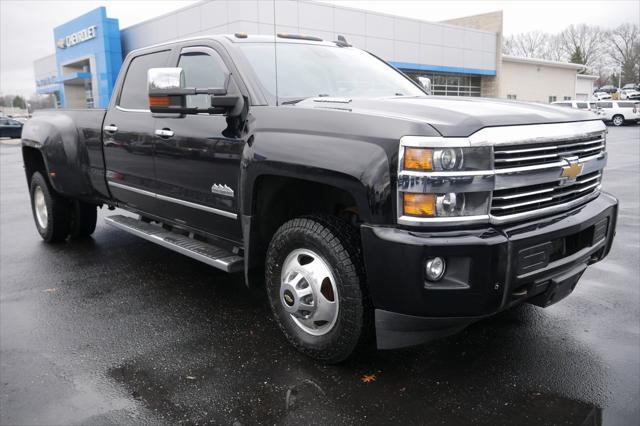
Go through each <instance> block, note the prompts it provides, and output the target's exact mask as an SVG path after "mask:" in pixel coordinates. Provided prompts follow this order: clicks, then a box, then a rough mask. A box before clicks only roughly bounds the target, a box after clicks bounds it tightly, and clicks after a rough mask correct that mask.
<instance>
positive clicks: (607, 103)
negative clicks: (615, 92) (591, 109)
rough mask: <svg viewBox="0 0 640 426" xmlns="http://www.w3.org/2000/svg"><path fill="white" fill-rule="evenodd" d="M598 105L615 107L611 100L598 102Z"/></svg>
mask: <svg viewBox="0 0 640 426" xmlns="http://www.w3.org/2000/svg"><path fill="white" fill-rule="evenodd" d="M596 105H598V106H599V107H600V108H613V103H611V102H598V103H597V104H596Z"/></svg>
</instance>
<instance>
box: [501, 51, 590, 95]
mask: <svg viewBox="0 0 640 426" xmlns="http://www.w3.org/2000/svg"><path fill="white" fill-rule="evenodd" d="M576 73H577V70H576V69H575V68H569V67H566V66H552V65H543V64H533V63H524V62H520V61H512V60H510V59H506V58H504V59H503V61H502V76H501V83H500V85H501V87H500V97H501V98H507V97H509V96H510V95H511V96H512V95H515V96H516V99H517V100H519V101H530V102H543V103H548V102H549V96H555V97H556V100H558V101H561V100H563V99H565V97H566V98H569V99H574V98H575V94H576Z"/></svg>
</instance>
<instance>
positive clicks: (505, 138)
mask: <svg viewBox="0 0 640 426" xmlns="http://www.w3.org/2000/svg"><path fill="white" fill-rule="evenodd" d="M606 132H607V130H606V126H605V125H604V123H603V122H602V121H601V120H589V121H577V122H570V123H549V124H530V125H519V126H496V127H485V128H483V129H480V130H478V131H477V132H475V133H473V134H472V135H470V136H466V137H440V136H404V137H403V138H401V140H400V149H399V152H398V164H399V167H398V180H397V207H398V208H397V214H398V223H399V224H401V225H405V226H441V227H452V226H456V225H457V224H465V225H478V224H483V223H488V224H493V225H503V224H511V223H516V222H521V221H525V220H529V219H533V218H538V217H544V216H549V215H554V214H558V213H562V212H565V211H568V210H571V209H573V208H576V207H578V206H581V205H583V204H585V203H587V202H589V201H591V200H593V199H595V198H596V197H598V195H599V194H600V185H601V180H602V170H603V169H604V167H605V166H606V164H607V152H606V149H605V146H606ZM407 147H414V148H426V149H434V148H445V147H446V148H459V149H461V150H462V149H465V148H471V149H475V148H481V147H490V148H491V151H490V152H488V153H487V156H488V157H487V158H488V159H491V158H493V164H492V166H493V167H486V168H479V169H477V170H475V169H473V168H469V169H465V170H459V171H445V170H430V169H425V170H404V169H403V168H402V167H401V165H402V161H403V156H404V152H405V149H406V148H407ZM461 152H462V151H461ZM405 193H418V194H421V193H422V194H433V195H435V196H440V195H442V194H449V193H454V194H464V197H465V198H462V199H463V200H465V199H466V197H468V196H469V194H472V195H471V196H472V197H475V198H473V199H477V198H478V197H479V195H478V194H480V196H482V194H483V193H484V194H487V195H486V197H487V199H486V206H487V208H486V210H485V211H486V214H477V212H476V211H474V212H473V214H471V213H468V214H466V215H465V214H460V215H457V216H454V215H440V216H437V215H434V216H427V215H425V216H424V217H422V216H411V215H405V214H404V211H403V197H404V194H405ZM436 200H437V198H436Z"/></svg>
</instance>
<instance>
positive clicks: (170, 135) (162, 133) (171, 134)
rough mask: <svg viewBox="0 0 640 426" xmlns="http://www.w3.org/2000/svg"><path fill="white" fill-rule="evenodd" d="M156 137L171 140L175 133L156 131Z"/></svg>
mask: <svg viewBox="0 0 640 426" xmlns="http://www.w3.org/2000/svg"><path fill="white" fill-rule="evenodd" d="M155 134H156V136H160V137H161V138H165V139H166V138H170V137H172V136H173V135H174V134H175V133H173V130H170V129H156V131H155Z"/></svg>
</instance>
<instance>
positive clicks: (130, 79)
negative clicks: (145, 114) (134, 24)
mask: <svg viewBox="0 0 640 426" xmlns="http://www.w3.org/2000/svg"><path fill="white" fill-rule="evenodd" d="M169 52H170V50H163V51H162V52H155V53H149V54H147V55H142V56H137V57H135V58H133V60H132V61H131V63H130V64H129V68H128V70H127V75H126V76H125V78H124V84H123V85H122V93H121V94H120V102H119V103H118V105H120V106H121V107H122V108H127V109H142V110H148V109H149V92H148V89H147V72H148V71H149V68H160V67H164V66H166V64H167V58H168V57H169Z"/></svg>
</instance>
